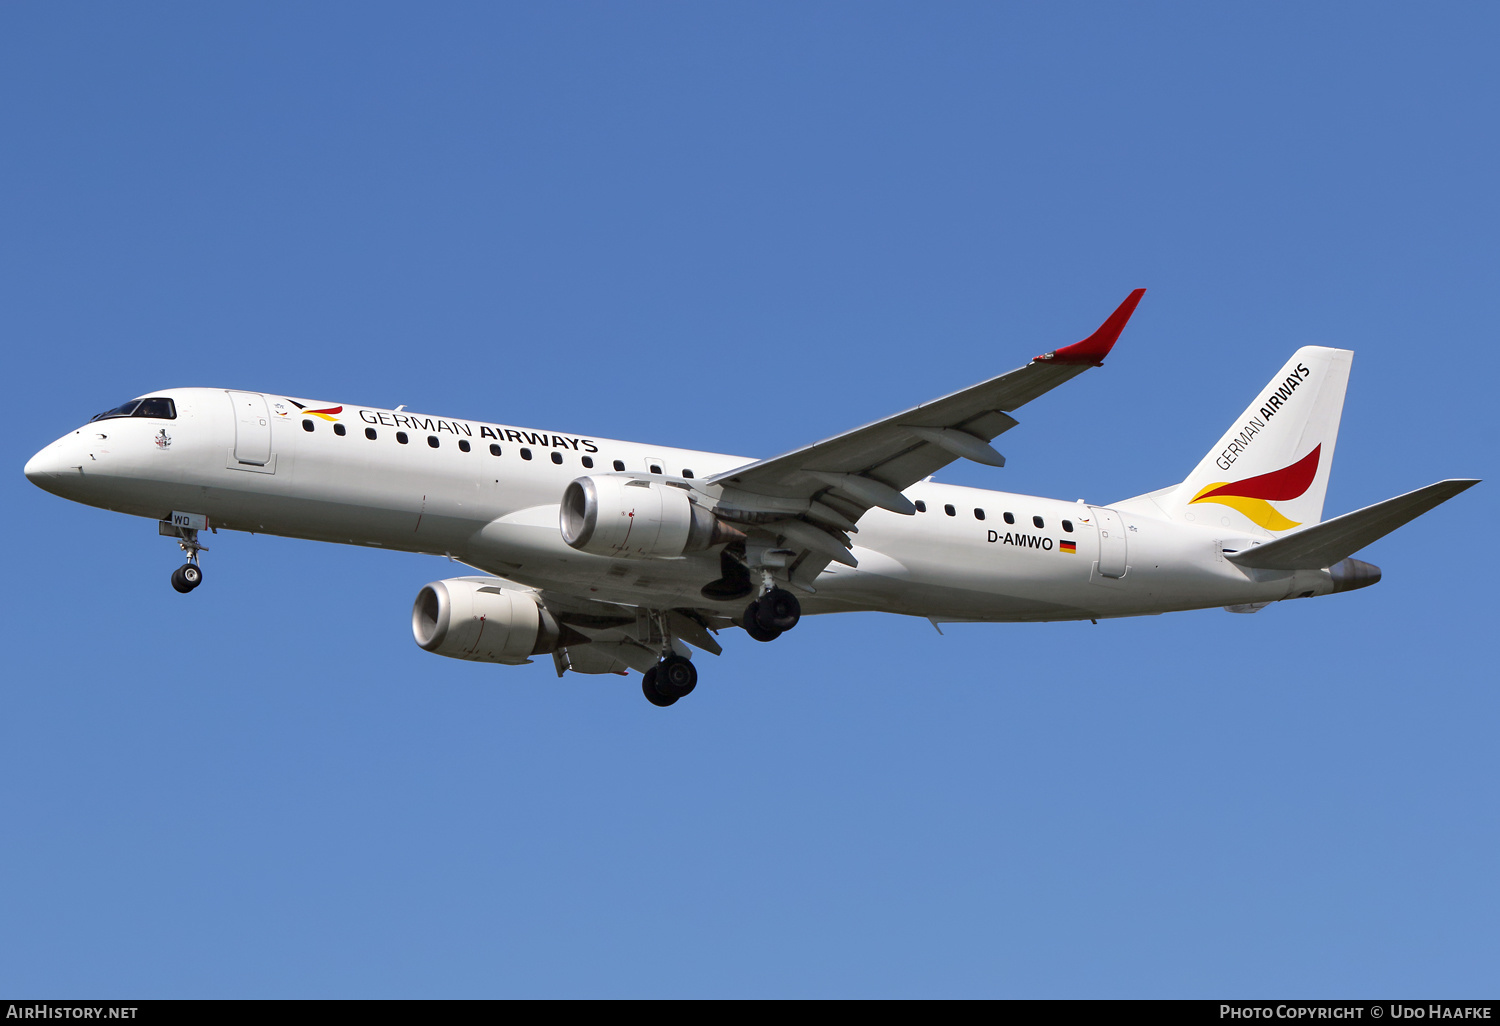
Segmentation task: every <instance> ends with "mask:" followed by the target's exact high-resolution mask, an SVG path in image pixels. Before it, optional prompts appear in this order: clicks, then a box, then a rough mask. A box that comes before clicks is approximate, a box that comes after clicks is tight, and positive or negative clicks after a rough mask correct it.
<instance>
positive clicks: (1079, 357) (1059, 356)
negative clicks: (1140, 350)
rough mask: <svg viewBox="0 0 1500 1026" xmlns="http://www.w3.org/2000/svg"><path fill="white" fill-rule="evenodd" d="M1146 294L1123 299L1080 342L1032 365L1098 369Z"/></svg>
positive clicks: (1034, 359)
mask: <svg viewBox="0 0 1500 1026" xmlns="http://www.w3.org/2000/svg"><path fill="white" fill-rule="evenodd" d="M1145 294H1146V290H1145V289H1136V290H1135V291H1134V292H1132V293H1131V294H1130V295H1128V296H1126V297H1125V302H1123V303H1121V304H1120V305H1119V306H1118V307H1117V308H1116V309H1115V312H1114V313H1112V314H1110V315H1109V318H1108V319H1107V320H1106V321H1105V322H1104V323H1103V324H1101V325H1099V330H1098V331H1096V332H1094V333H1093V334H1092V335H1090V336H1089V337H1088V338H1086V339H1084V340H1083V341H1082V342H1075V343H1073V344H1072V345H1070V346H1064V347H1063V348H1061V349H1056V350H1053V351H1052V352H1050V353H1043V354H1042V355H1041V356H1037V357H1034V358H1033V359H1032V361H1031V362H1032V363H1038V362H1042V363H1081V364H1085V365H1086V366H1089V367H1098V366H1100V365H1101V364H1103V363H1104V358H1105V357H1106V356H1108V355H1109V351H1110V350H1111V349H1113V348H1114V344H1115V340H1116V339H1118V338H1119V337H1120V332H1122V331H1124V330H1125V322H1126V321H1128V320H1130V315H1131V314H1133V313H1135V308H1136V304H1137V303H1139V302H1140V301H1141V297H1142V296H1144V295H1145Z"/></svg>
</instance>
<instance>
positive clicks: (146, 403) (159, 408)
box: [131, 399, 177, 420]
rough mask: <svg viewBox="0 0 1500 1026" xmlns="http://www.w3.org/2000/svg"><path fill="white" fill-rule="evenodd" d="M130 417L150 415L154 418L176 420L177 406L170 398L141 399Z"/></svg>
mask: <svg viewBox="0 0 1500 1026" xmlns="http://www.w3.org/2000/svg"><path fill="white" fill-rule="evenodd" d="M131 416H132V417H151V418H153V419H155V420H176V419H177V406H176V404H175V403H173V402H172V400H170V399H142V400H141V405H139V406H137V407H136V408H135V412H134V413H132V414H131Z"/></svg>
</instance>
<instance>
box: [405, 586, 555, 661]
mask: <svg viewBox="0 0 1500 1026" xmlns="http://www.w3.org/2000/svg"><path fill="white" fill-rule="evenodd" d="M411 632H412V636H413V637H415V638H416V639H417V644H418V645H420V646H422V647H423V648H425V649H426V650H427V651H429V652H436V653H437V654H438V655H443V656H451V657H452V658H454V659H472V660H474V661H475V662H480V663H509V664H510V665H512V666H515V665H518V664H520V663H526V662H530V660H529V659H528V658H527V657H528V656H534V655H541V654H543V653H545V652H551V651H554V650H555V649H556V648H557V647H558V639H559V636H560V634H561V631H560V630H559V628H558V624H557V620H556V618H555V617H553V615H552V614H551V613H549V612H548V611H547V607H546V606H544V605H542V604H541V603H540V602H538V601H537V598H536V596H535V595H533V594H531V593H530V592H526V591H518V590H516V589H514V588H506V587H502V586H501V585H499V584H496V583H495V581H494V579H493V578H489V577H455V578H453V579H451V580H447V581H434V582H433V583H431V584H429V585H427V586H426V587H425V588H423V589H422V590H421V591H419V592H417V601H416V602H415V603H413V605H412V607H411Z"/></svg>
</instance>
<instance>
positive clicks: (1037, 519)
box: [1031, 517, 1047, 527]
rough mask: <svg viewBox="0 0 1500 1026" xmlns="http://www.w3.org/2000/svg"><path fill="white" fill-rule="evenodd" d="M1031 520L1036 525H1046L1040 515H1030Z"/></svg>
mask: <svg viewBox="0 0 1500 1026" xmlns="http://www.w3.org/2000/svg"><path fill="white" fill-rule="evenodd" d="M1031 522H1032V523H1033V524H1035V525H1036V526H1037V527H1046V526H1047V525H1046V524H1044V523H1042V518H1041V517H1032V518H1031Z"/></svg>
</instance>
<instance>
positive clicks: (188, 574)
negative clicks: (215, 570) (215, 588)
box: [160, 520, 208, 595]
mask: <svg viewBox="0 0 1500 1026" xmlns="http://www.w3.org/2000/svg"><path fill="white" fill-rule="evenodd" d="M205 522H206V521H205ZM160 533H162V534H164V535H166V536H167V537H169V538H176V539H177V547H178V548H179V549H181V550H182V551H183V552H184V553H185V554H186V555H187V562H186V563H184V564H182V565H181V566H180V567H178V568H177V569H176V570H173V571H172V588H173V589H174V590H175V591H176V592H177V593H178V594H180V595H186V594H187V593H188V592H190V591H192V590H193V589H194V588H196V587H198V585H200V584H202V583H203V568H202V567H201V566H199V565H198V553H200V552H207V551H208V546H207V545H200V544H199V543H198V530H197V528H194V527H182V526H180V525H178V524H173V523H170V522H168V521H165V520H163V521H162V523H161V532H160Z"/></svg>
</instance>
